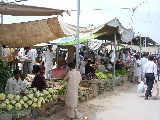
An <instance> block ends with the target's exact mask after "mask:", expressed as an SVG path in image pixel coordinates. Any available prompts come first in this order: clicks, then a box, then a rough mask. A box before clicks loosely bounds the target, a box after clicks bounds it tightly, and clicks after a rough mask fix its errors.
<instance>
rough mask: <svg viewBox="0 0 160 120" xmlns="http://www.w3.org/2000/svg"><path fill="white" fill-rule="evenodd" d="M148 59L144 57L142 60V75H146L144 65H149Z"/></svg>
mask: <svg viewBox="0 0 160 120" xmlns="http://www.w3.org/2000/svg"><path fill="white" fill-rule="evenodd" d="M147 61H148V60H147V58H145V57H143V58H141V64H142V66H141V69H142V74H144V73H143V71H144V65H145V64H146V63H147Z"/></svg>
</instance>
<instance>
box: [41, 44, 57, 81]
mask: <svg viewBox="0 0 160 120" xmlns="http://www.w3.org/2000/svg"><path fill="white" fill-rule="evenodd" d="M42 56H43V57H45V61H46V63H45V68H46V70H45V79H47V80H50V79H51V76H52V68H53V59H54V58H55V57H56V53H55V52H54V51H53V50H52V46H51V45H48V50H47V51H46V52H44V53H42Z"/></svg>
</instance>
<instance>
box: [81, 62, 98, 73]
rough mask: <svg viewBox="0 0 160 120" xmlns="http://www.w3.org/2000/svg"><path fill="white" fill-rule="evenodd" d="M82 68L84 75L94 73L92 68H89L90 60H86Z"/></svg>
mask: <svg viewBox="0 0 160 120" xmlns="http://www.w3.org/2000/svg"><path fill="white" fill-rule="evenodd" d="M84 67H85V74H88V73H93V74H94V73H95V70H94V68H93V67H92V66H91V60H88V63H87V64H86V65H85V66H84Z"/></svg>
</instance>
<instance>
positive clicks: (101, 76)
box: [95, 72, 113, 79]
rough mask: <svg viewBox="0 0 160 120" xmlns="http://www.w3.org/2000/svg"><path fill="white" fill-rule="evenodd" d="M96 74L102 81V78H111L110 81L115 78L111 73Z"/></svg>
mask: <svg viewBox="0 0 160 120" xmlns="http://www.w3.org/2000/svg"><path fill="white" fill-rule="evenodd" d="M95 74H96V76H97V77H98V78H100V79H102V78H110V79H112V78H113V75H112V74H111V73H103V72H97V73H95Z"/></svg>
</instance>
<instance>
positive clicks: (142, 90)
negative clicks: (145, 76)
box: [138, 81, 145, 93]
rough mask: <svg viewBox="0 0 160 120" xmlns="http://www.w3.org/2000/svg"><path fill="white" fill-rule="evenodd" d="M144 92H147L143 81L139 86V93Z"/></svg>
mask: <svg viewBox="0 0 160 120" xmlns="http://www.w3.org/2000/svg"><path fill="white" fill-rule="evenodd" d="M144 91H145V85H144V82H143V81H141V82H140V83H139V84H138V92H140V93H143V92H144Z"/></svg>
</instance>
